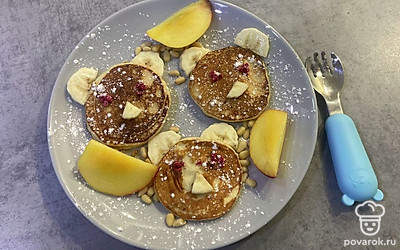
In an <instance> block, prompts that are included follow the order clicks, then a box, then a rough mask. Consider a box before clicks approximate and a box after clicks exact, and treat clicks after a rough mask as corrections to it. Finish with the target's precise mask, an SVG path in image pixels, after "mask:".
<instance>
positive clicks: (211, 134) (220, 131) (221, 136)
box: [200, 122, 238, 149]
mask: <svg viewBox="0 0 400 250" xmlns="http://www.w3.org/2000/svg"><path fill="white" fill-rule="evenodd" d="M200 137H201V138H204V139H206V140H212V141H219V142H222V143H225V144H227V145H229V146H231V147H233V148H234V149H235V148H236V147H237V144H238V135H237V133H236V130H235V128H234V127H232V126H231V125H229V124H227V123H224V122H222V123H214V124H212V125H210V126H209V127H208V128H206V129H205V130H204V131H203V133H201V136H200Z"/></svg>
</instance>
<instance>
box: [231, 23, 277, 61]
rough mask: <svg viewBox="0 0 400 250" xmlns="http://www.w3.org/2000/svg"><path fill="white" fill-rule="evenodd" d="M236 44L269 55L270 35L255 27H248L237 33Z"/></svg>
mask: <svg viewBox="0 0 400 250" xmlns="http://www.w3.org/2000/svg"><path fill="white" fill-rule="evenodd" d="M234 43H235V44H236V45H238V46H240V47H242V48H246V49H250V50H252V51H253V52H254V53H256V54H258V55H260V56H264V57H267V55H268V51H269V37H268V36H267V35H265V34H264V33H262V32H261V31H259V30H258V29H255V28H247V29H243V30H242V31H240V32H239V34H237V36H236V38H235V42H234Z"/></svg>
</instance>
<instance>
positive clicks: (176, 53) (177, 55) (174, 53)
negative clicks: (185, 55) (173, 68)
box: [169, 50, 180, 58]
mask: <svg viewBox="0 0 400 250" xmlns="http://www.w3.org/2000/svg"><path fill="white" fill-rule="evenodd" d="M169 53H170V54H171V56H172V57H174V58H178V57H179V55H180V54H179V52H177V51H175V50H171V51H170V52H169Z"/></svg>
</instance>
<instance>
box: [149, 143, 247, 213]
mask: <svg viewBox="0 0 400 250" xmlns="http://www.w3.org/2000/svg"><path fill="white" fill-rule="evenodd" d="M218 155H219V156H218ZM215 159H217V161H215ZM220 159H223V160H222V162H221V160H220ZM176 162H183V163H184V166H183V167H182V169H181V171H179V169H177V168H176V166H175V164H176ZM158 166H159V170H158V172H157V174H156V177H155V180H154V187H155V190H156V192H157V195H158V198H159V200H160V201H161V203H162V204H163V205H164V206H165V207H166V208H167V209H168V210H169V211H171V212H172V213H173V214H175V215H176V216H179V217H181V218H183V219H185V220H207V219H215V218H218V217H221V216H222V215H224V214H225V213H227V212H228V211H229V210H230V209H231V208H232V206H233V204H234V203H235V201H236V199H237V198H238V196H239V194H240V191H241V187H242V184H241V181H242V171H241V166H240V162H239V158H238V155H237V154H236V152H235V151H234V150H233V149H231V148H230V147H229V146H227V145H225V144H222V143H219V142H212V141H206V140H202V139H199V138H188V139H184V140H181V141H179V142H178V143H177V144H175V145H174V146H173V147H172V148H171V149H170V150H169V151H168V152H167V153H166V154H165V155H164V156H163V158H162V159H161V161H160V163H159V164H158ZM197 172H199V173H202V174H203V176H204V178H205V179H206V180H207V182H208V183H210V184H211V185H212V186H213V190H212V191H211V192H210V193H208V194H201V195H198V194H192V193H191V187H192V184H193V179H194V177H195V174H196V173H197Z"/></svg>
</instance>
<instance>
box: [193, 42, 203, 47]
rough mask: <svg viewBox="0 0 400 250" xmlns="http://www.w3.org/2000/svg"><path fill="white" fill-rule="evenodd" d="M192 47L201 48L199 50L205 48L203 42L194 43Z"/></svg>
mask: <svg viewBox="0 0 400 250" xmlns="http://www.w3.org/2000/svg"><path fill="white" fill-rule="evenodd" d="M192 47H199V48H202V47H203V44H201V42H194V43H192Z"/></svg>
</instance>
